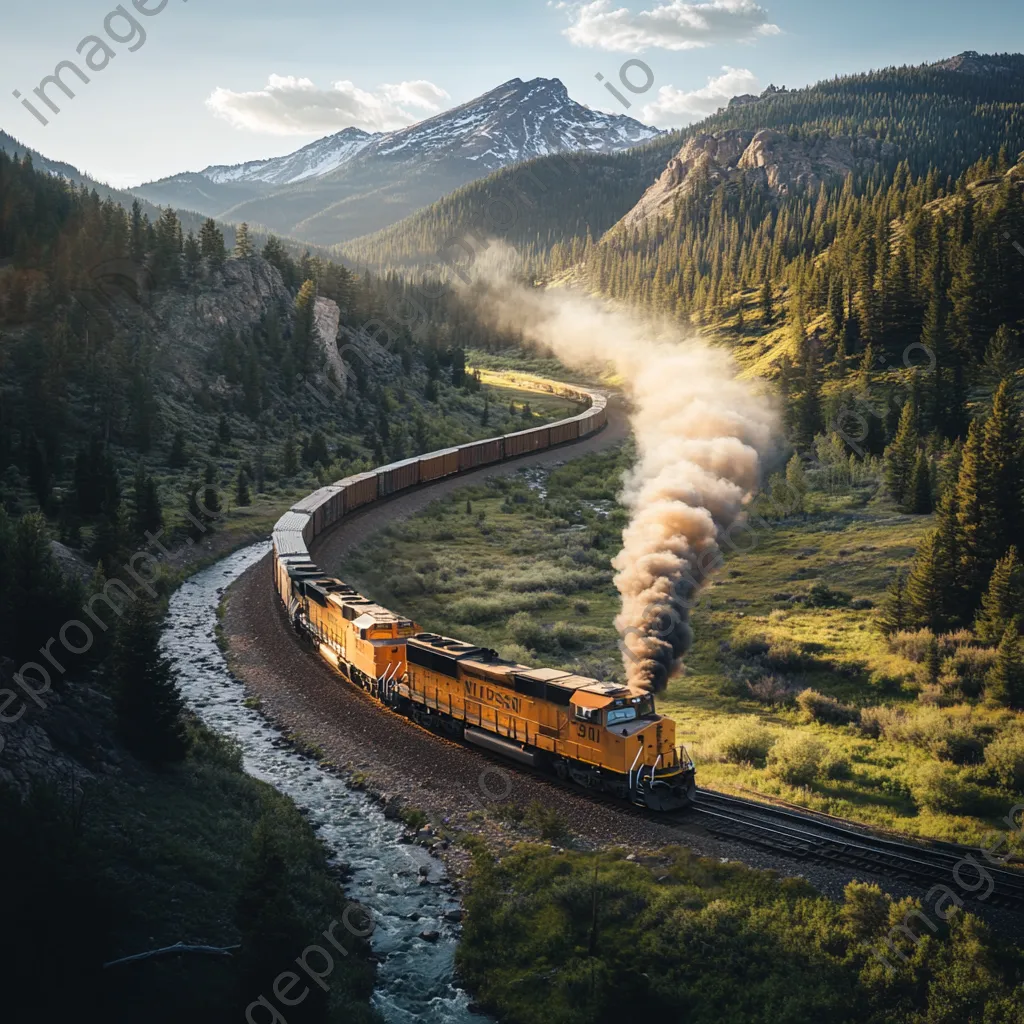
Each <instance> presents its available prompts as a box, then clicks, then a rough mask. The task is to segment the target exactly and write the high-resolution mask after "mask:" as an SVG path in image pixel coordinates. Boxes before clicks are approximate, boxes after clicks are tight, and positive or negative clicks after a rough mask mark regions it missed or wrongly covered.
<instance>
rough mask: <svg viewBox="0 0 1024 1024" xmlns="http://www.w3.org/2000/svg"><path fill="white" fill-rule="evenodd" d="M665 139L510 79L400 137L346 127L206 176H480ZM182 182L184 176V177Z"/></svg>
mask: <svg viewBox="0 0 1024 1024" xmlns="http://www.w3.org/2000/svg"><path fill="white" fill-rule="evenodd" d="M658 134H660V133H659V131H658V129H657V128H650V127H648V126H647V125H645V124H641V123H640V122H639V121H636V120H634V119H633V118H631V117H626V116H624V115H622V114H605V113H602V112H600V111H597V110H591V109H590V108H589V107H585V106H583V105H582V104H580V103H576V102H575V101H574V100H573V99H571V98H570V96H569V93H568V92H567V91H566V88H565V86H564V85H563V84H562V83H561V82H560V81H559V80H558V79H557V78H534V79H533V80H532V81H529V82H524V81H523V80H522V79H519V78H513V79H512V80H511V81H510V82H506V83H505V84H504V85H500V86H498V88H497V89H492V90H491V91H490V92H486V93H484V94H483V96H479V97H477V98H476V99H475V100H470V101H469V102H468V103H463V104H462V105H461V106H458V107H454V108H453V109H451V110H447V111H445V112H444V113H442V114H437V115H436V116H434V117H431V118H429V119H428V120H426V121H420V122H419V123H418V124H414V125H411V126H410V127H408V128H401V129H399V130H398V131H393V132H378V133H376V134H372V135H371V134H369V133H367V132H364V131H362V130H361V129H359V128H346V129H345V130H344V131H340V132H338V133H337V134H336V135H331V136H328V137H327V138H326V139H320V140H318V141H317V142H312V143H310V144H309V145H308V146H303V147H302V149H300V150H297V151H296V152H294V153H290V154H288V155H287V156H281V157H275V158H273V159H270V160H250V161H249V162H248V163H244V164H234V165H225V164H215V165H213V166H210V167H207V168H205V169H204V170H202V171H200V172H199V174H200V175H202V176H203V177H205V178H208V179H209V180H210V181H212V182H213V183H214V184H217V185H228V184H245V183H251V184H255V185H271V186H284V185H294V184H296V183H298V182H301V181H309V180H310V179H313V178H323V177H325V176H327V175H329V174H332V173H333V172H335V171H338V170H339V169H341V168H343V167H344V166H345V165H346V164H348V163H349V162H350V161H351V160H352V159H353V158H354V157H356V156H361V162H364V163H365V162H366V161H367V160H372V159H373V158H374V157H386V158H389V162H390V161H391V160H393V159H395V158H397V159H399V160H410V161H421V160H428V161H429V160H434V159H456V160H458V159H460V158H461V159H464V160H470V161H473V162H474V163H477V164H478V165H479V167H480V173H481V174H486V173H488V172H489V171H493V170H497V169H498V168H499V167H505V166H507V165H508V164H511V163H516V162H518V161H520V160H531V159H533V158H534V157H539V156H547V155H549V154H551V153H557V152H573V151H576V150H581V149H589V150H594V151H597V152H611V151H615V150H619V149H628V148H629V147H631V146H635V145H637V144H639V143H641V142H646V141H647V140H648V139H653V138H654V137H655V136H656V135H658ZM176 177H180V176H176Z"/></svg>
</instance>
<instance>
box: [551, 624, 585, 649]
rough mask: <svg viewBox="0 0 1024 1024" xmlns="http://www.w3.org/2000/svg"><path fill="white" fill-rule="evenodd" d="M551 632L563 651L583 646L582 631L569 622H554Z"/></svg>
mask: <svg viewBox="0 0 1024 1024" xmlns="http://www.w3.org/2000/svg"><path fill="white" fill-rule="evenodd" d="M551 632H552V635H553V636H554V638H555V641H556V642H557V643H558V646H559V647H561V648H562V650H564V651H575V650H579V648H581V647H583V646H584V643H585V641H584V634H583V631H582V630H581V629H580V627H579V626H576V625H573V624H572V623H571V622H556V623H555V625H554V627H553V629H552V631H551Z"/></svg>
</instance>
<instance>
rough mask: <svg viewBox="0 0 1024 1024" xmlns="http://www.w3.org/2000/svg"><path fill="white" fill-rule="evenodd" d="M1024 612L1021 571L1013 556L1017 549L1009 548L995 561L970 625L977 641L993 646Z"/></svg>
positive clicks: (1023, 578)
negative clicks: (979, 605) (977, 609)
mask: <svg viewBox="0 0 1024 1024" xmlns="http://www.w3.org/2000/svg"><path fill="white" fill-rule="evenodd" d="M1022 609H1024V568H1022V566H1021V563H1020V559H1019V558H1018V557H1017V549H1016V548H1015V547H1011V548H1010V550H1009V551H1008V552H1007V553H1006V555H1005V556H1004V557H1003V558H1000V559H999V561H998V562H996V567H995V569H994V570H993V571H992V578H991V579H990V580H989V583H988V590H987V591H986V592H985V596H984V597H983V598H982V599H981V611H980V612H979V613H978V617H977V619H976V620H975V623H974V632H975V633H976V634H977V636H978V639H979V640H981V641H983V642H984V643H987V644H997V643H999V641H1000V640H1001V639H1002V636H1003V634H1004V633H1005V632H1006V628H1007V626H1009V625H1010V623H1011V622H1013V620H1014V618H1015V617H1016V616H1017V615H1019V614H1021V611H1022Z"/></svg>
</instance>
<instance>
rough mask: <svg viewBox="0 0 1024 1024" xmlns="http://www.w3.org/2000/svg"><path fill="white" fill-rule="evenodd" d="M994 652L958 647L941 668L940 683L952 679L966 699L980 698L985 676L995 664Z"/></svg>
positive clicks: (986, 648)
mask: <svg viewBox="0 0 1024 1024" xmlns="http://www.w3.org/2000/svg"><path fill="white" fill-rule="evenodd" d="M995 660H996V652H995V651H994V650H993V649H991V648H988V647H958V648H956V649H955V651H954V652H953V654H952V655H951V656H950V657H948V658H947V659H946V660H945V662H944V663H943V666H942V673H943V675H942V681H943V682H944V681H945V680H946V679H947V678H949V677H952V678H955V679H956V681H957V688H958V689H959V691H960V692H961V693H962V694H963V695H964V696H965V697H968V698H972V697H980V696H981V693H982V690H984V688H985V676H986V675H987V674H988V671H989V669H990V668H991V667H992V666H993V664H995Z"/></svg>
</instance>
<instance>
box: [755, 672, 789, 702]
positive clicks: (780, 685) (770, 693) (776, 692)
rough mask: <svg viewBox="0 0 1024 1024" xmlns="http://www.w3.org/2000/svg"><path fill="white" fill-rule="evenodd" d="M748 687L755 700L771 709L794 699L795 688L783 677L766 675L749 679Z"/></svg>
mask: <svg viewBox="0 0 1024 1024" xmlns="http://www.w3.org/2000/svg"><path fill="white" fill-rule="evenodd" d="M746 687H747V692H748V693H749V694H750V696H751V697H753V698H754V700H756V701H759V702H760V703H761V704H767V705H768V706H769V707H778V706H779V705H781V704H787V703H788V702H789V701H790V700H791V699H792V697H793V687H792V686H791V685H790V684H789V683H788V682H787V681H786V679H785V678H784V677H782V676H777V675H771V674H766V675H763V676H758V677H757V678H756V679H748V680H747V682H746Z"/></svg>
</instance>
